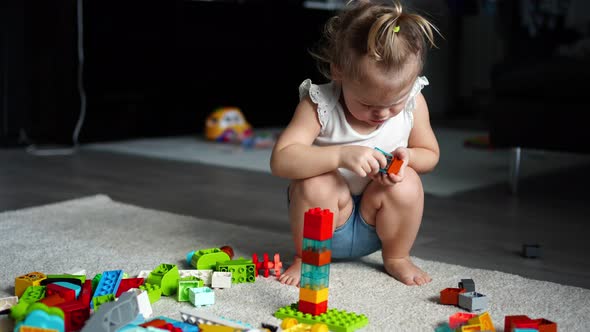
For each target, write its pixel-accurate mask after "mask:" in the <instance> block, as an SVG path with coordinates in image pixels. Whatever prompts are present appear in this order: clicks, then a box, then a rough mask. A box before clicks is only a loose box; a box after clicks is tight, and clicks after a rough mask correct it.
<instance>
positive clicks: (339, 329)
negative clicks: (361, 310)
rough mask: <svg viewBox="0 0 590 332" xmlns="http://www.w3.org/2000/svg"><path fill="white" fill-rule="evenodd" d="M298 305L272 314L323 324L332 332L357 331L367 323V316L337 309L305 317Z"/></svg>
mask: <svg viewBox="0 0 590 332" xmlns="http://www.w3.org/2000/svg"><path fill="white" fill-rule="evenodd" d="M297 307H298V304H297V303H293V304H290V305H287V306H284V307H282V308H279V310H277V311H276V312H275V314H274V316H275V317H277V318H279V319H285V318H295V319H297V321H299V322H300V323H304V324H311V325H313V324H315V323H324V324H326V325H328V329H330V331H334V332H351V331H354V330H358V329H360V328H362V327H363V326H365V325H367V324H368V323H369V320H368V318H367V316H365V315H362V314H356V313H354V312H347V311H344V310H338V309H328V310H327V311H326V312H325V313H323V314H321V315H318V316H312V315H306V314H304V313H302V312H300V311H299V310H297Z"/></svg>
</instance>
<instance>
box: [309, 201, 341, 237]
mask: <svg viewBox="0 0 590 332" xmlns="http://www.w3.org/2000/svg"><path fill="white" fill-rule="evenodd" d="M333 231H334V214H333V213H332V212H331V211H330V210H328V209H324V210H322V209H320V208H319V207H316V208H313V209H309V210H308V211H307V212H305V215H304V217H303V237H304V238H307V239H312V240H317V241H324V240H328V239H331V238H332V233H333Z"/></svg>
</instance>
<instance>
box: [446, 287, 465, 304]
mask: <svg viewBox="0 0 590 332" xmlns="http://www.w3.org/2000/svg"><path fill="white" fill-rule="evenodd" d="M466 291H467V290H466V289H465V288H445V289H443V290H441V291H440V303H441V304H451V305H459V294H461V293H465V292H466Z"/></svg>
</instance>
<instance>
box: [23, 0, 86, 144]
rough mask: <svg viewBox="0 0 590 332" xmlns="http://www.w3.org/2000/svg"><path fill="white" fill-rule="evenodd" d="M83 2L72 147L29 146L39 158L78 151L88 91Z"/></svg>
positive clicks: (78, 0)
mask: <svg viewBox="0 0 590 332" xmlns="http://www.w3.org/2000/svg"><path fill="white" fill-rule="evenodd" d="M82 1H83V0H76V26H77V29H78V39H77V44H78V45H77V46H78V47H77V49H78V76H77V78H78V94H79V95H80V114H79V116H78V121H77V122H76V126H75V128H74V131H73V133H72V144H73V145H72V147H67V148H48V149H44V148H40V147H37V146H35V145H34V144H32V145H29V146H28V147H27V149H26V151H27V152H29V153H31V154H34V155H37V156H56V155H69V154H73V153H75V152H76V151H77V149H78V146H79V137H80V131H81V130H82V126H83V124H84V120H85V118H86V90H85V89H84V8H83V3H82Z"/></svg>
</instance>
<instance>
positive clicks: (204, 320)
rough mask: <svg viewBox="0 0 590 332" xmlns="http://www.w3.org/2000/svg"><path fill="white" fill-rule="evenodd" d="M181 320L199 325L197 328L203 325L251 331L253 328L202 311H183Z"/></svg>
mask: <svg viewBox="0 0 590 332" xmlns="http://www.w3.org/2000/svg"><path fill="white" fill-rule="evenodd" d="M180 318H181V319H182V321H183V322H185V323H189V324H191V325H197V326H199V325H201V324H205V325H225V326H229V327H233V328H236V329H251V328H252V326H251V325H250V324H247V323H244V322H240V321H236V320H232V319H227V318H225V317H217V316H214V315H211V314H209V313H206V312H200V311H187V310H182V311H180Z"/></svg>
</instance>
